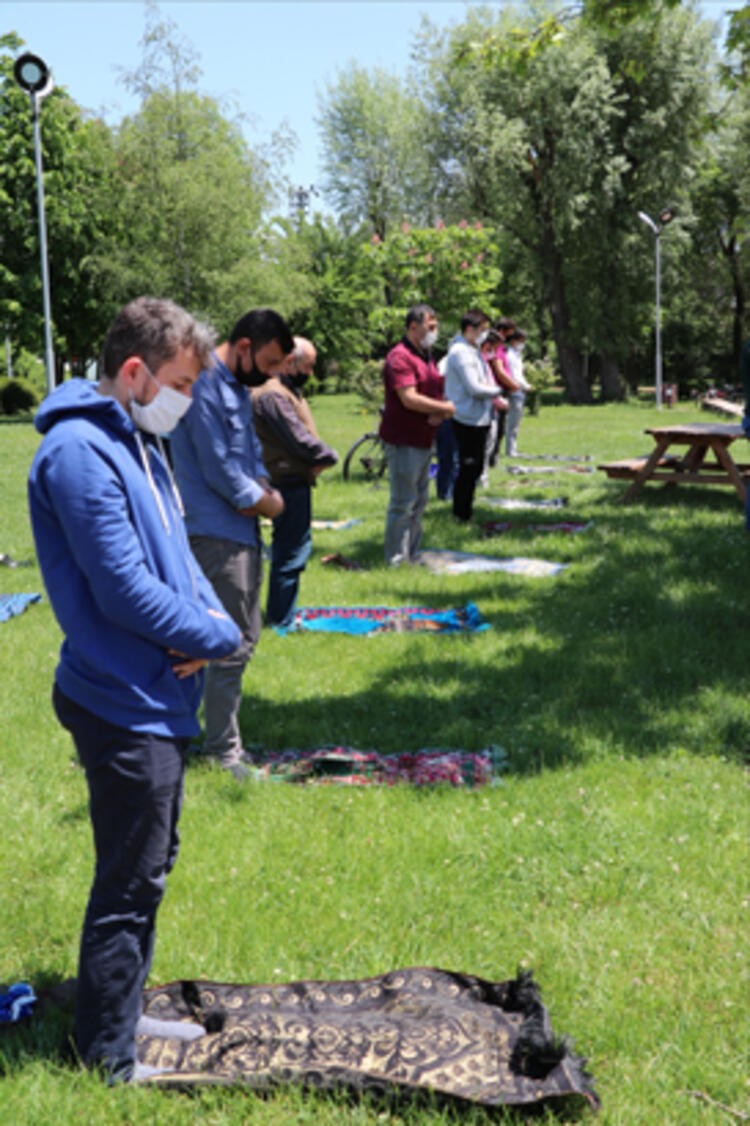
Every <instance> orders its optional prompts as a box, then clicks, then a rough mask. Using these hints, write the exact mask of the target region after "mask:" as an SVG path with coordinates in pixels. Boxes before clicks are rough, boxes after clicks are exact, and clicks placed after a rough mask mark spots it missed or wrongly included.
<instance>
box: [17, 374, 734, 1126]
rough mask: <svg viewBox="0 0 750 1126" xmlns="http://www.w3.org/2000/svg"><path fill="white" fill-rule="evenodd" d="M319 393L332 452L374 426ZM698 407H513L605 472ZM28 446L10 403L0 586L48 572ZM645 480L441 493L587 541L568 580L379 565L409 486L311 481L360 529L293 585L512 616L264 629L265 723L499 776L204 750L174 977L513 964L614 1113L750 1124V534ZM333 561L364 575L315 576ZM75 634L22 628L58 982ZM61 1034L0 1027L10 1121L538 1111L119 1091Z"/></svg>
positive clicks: (495, 480) (32, 440)
mask: <svg viewBox="0 0 750 1126" xmlns="http://www.w3.org/2000/svg"><path fill="white" fill-rule="evenodd" d="M313 405H314V408H315V414H316V420H317V422H318V426H319V429H320V431H321V433H322V435H323V436H324V437H325V438H326V439H327V440H329V441H331V442H332V443H333V444H334V445H335V446H336V447H337V448H338V450H339V452H340V454H341V455H342V456H343V454H344V453H345V452H346V449H347V448H348V446H349V444H350V443H351V442H352V441H353V440H354V438H355V437H357V436H358V435H359V434H360V433H361V432H362V431H363V430H364V429H366V428H367V426H368V425H369V424H370V423H371V422H372V421H373V420H372V419H371V418H369V417H368V416H367V415H366V414H364V413H362V411H361V409H360V408H359V407H358V405H357V402H356V400H355V399H353V398H352V397H344V396H339V397H333V396H332V397H324V398H318V399H316V400H315V401H314V404H313ZM705 417H706V416H705V415H704V416H701V415H700V414H699V412H698V411H697V409H696V408H695V407H692V406H689V405H687V404H682V405H680V406H678V407H676V408H674V409H673V410H671V411H668V412H667V411H666V410H664V411H662V412H661V414H659V413H657V412H656V410H655V409H654V407H653V406H649V405H647V404H643V403H633V404H627V405H610V406H597V407H578V408H572V407H565V406H555V407H550V406H546V407H544V408H543V409H542V411H541V413H540V414H539V415H538V416H537V417H526V418H524V421H523V423H522V427H521V436H520V445H521V448H522V449H523V450H524V451H525V452H528V453H540V454H553V453H554V454H578V455H583V454H587V455H590V456H591V458H592V460H591V461H590V462H588V463H587V464H589V465H591V466H595V465H596V464H597V462H598V461H601V460H606V459H613V458H621V457H626V456H630V455H635V454H639V453H645V452H648V451H649V449H650V447H651V439H650V438H649V437H648V436H646V435H644V434H643V430H644V428H645V427H646V426H649V425H654V424H656V423H657V422H659V421H673V420H679V421H684V422H691V421H698V420H701V419H703V420H705ZM36 444H37V437H36V434H35V432H34V430H33V428H32V427H31V426H30V425H23V424H9V423H6V424H2V425H0V457H1V459H2V460H1V462H0V464H2V476H1V477H0V500H1V502H2V541H1V542H0V552H5V553H7V554H9V555H11V556H13V557H14V558H16V559H19V560H30V561H31V565H30V566H29V567H24V568H18V569H7V568H0V591H2V592H11V591H22V590H39V591H41V590H42V587H41V585H40V584H41V579H40V575H39V571H38V569H37V567H36V563H35V560H34V551H33V544H32V538H31V532H30V528H29V523H28V518H27V514H26V504H25V478H26V473H27V471H28V467H29V464H30V461H31V457H32V456H33V452H34V450H35V448H36ZM743 460H750V459H747V458H743ZM529 464H535V463H529ZM536 464H542V463H541V462H539V463H536ZM557 464H558V465H559V467H560V469H561V470H562V469H563V468H564V467H565V466H566V465H567V464H568V463H564V462H559V463H557ZM624 487H625V485H624V483H623V482H615V481H609V480H607V479H606V477H605V476H604V474H602V473H598V472H594V473H592V474H572V473H564V472H560V473H559V474H556V475H555V476H554V478H552V479H551V480H550V479H548V478H547V477H543V476H538V477H529V478H526V479H525V480H523V481H521V480H519V479H517V478H515V477H513V476H512V475H511V474H509V473H508V472H507V470H506V468H505V462H504V460H502V459H501V462H500V464H499V465H498V466H497V468H495V469H494V470H493V471H492V479H491V484H490V488H489V489H488V490H486V491H485V490H480V491H479V494H478V500H477V505H476V518H477V520H481V519H502V518H505V517H506V516H507V515H511V516H516V517H517V518H518V519H519V520H521V521H523V522H524V523H526V524H530V523H534V522H538V521H539V520H540V519H541V520H544V519H553V518H554V519H557V518H565V519H582V520H590V521H591V522H592V526H591V528H590V529H589V530H588V531H586V532H584V533H583V534H580V535H564V534H561V533H555V534H545V535H541V534H534V533H533V532H531V531H529V530H524V529H523V528H521V529H519V530H518V531H514V532H513V533H507V534H505V535H503V536H501V537H498V538H497V539H492V540H484V539H482V538H481V537H480V535H479V532H478V530H477V529H476V528H464V527H457V526H456V525H455V524H454V523H453V521H452V518H451V514H450V506H449V505H446V504H444V503H442V502H439V501H437V500H436V499H435V500H433V501H432V502H431V504H430V507H429V509H428V512H427V517H426V523H425V544H426V546H430V547H455V548H459V549H462V550H475V551H482V552H485V553H488V554H493V555H504V556H506V555H508V556H509V555H526V556H537V557H541V558H545V559H550V560H555V561H559V562H565V563H568V564H569V567H568V568H567V569H566V570H565V571H564V572H563V573H562V574H560V575H559V576H557V577H555V578H548V579H531V578H523V577H520V576H514V575H510V574H503V573H493V574H478V575H462V576H455V577H453V576H436V575H432V574H430V573H429V572H427V571H425V570H422V569H420V568H400V569H396V570H387V569H386V568H385V567H384V565H383V563H382V535H383V521H384V514H385V508H386V504H387V499H388V488H387V482H382V483H380V484H379V485H375V486H373V485H368V484H366V483H363V482H355V483H351V482H350V483H346V482H344V481H343V480H342V478H341V473H340V469H339V468H336V469H333V470H331V471H329V472H328V473H326V474H325V475H324V476H323V478H322V479H321V482H320V486H319V488H318V489H317V490H316V495H315V514H316V516H318V517H321V518H330V519H339V518H344V517H356V518H359V519H360V520H361V523H359V524H358V525H356V526H355V527H353V528H351V529H350V530H348V531H340V532H334V531H321V532H317V533H316V534H315V553H314V555H313V558H312V560H311V562H310V564H309V566H308V569H307V571H306V573H305V576H304V578H303V587H302V600H301V601H302V604H307V605H327V604H337V603H341V604H347V605H354V604H375V603H378V604H385V605H400V604H404V603H407V602H408V603H420V604H425V605H431V606H436V607H440V608H447V607H453V606H459V605H463V604H464V603H466V602H467V601H473V602H475V603H476V604H477V605H478V607H479V608H480V610H481V611H482V613H483V614H484V616H485V617H486V619H487V620H488V621H489V623H490V624H491V629H490V630H488V631H486V632H484V633H482V634H477V635H473V636H438V637H434V636H428V635H424V634H402V635H385V636H380V637H370V638H359V639H358V638H350V637H345V636H335V635H329V636H324V635H315V634H308V635H304V634H303V635H295V636H288V637H281V636H279V635H277V634H276V633H275V632H273V631H267V632H264V634H263V637H262V639H261V643H260V646H259V650H258V652H257V655H256V657H255V658H254V660H253V662H252V664H251V665H250V666H249V668H248V670H247V673H246V680H245V699H244V702H243V709H242V723H243V729H244V733H245V736H246V740H247V742H248V743H255V744H262V745H263V746H265V747H268V748H271V749H275V750H278V749H282V748H285V747H313V746H315V745H323V744H330V743H345V744H348V745H352V746H356V747H359V748H363V749H367V748H374V749H376V750H379V751H383V752H392V751H397V750H416V749H418V748H420V747H434V746H445V747H456V748H466V749H469V750H479V749H481V748H482V747H484V746H486V745H487V744H488V743H497V744H500V745H501V746H502V747H503V748H504V749H505V751H506V753H507V756H508V762H509V769H508V771H507V773H506V774H505V775H504V777H503V779H502V782H501V784H500V785H498V786H495V787H492V788H486V789H483V790H478V791H474V792H464V791H457V790H446V789H443V788H440V789H437V790H432V791H428V790H409V789H406V788H394V789H389V790H380V789H377V788H373V789H364V790H352V789H347V788H342V789H337V788H335V787H324V788H315V787H309V788H306V787H295V786H290V785H287V784H283V783H280V784H262V783H251V784H247V785H245V786H239V785H238V784H237V783H235V782H234V780H233V779H232V778H231V777H229V776H228V775H226V774H224V773H223V772H221V771H220V770H219V769H218V767H216V766H215V765H214V764H212V763H209V762H207V761H206V760H200V759H196V760H193V761H192V762H191V765H190V768H189V770H188V777H187V793H186V803H185V811H184V816H183V821H182V840H183V847H182V853H181V856H180V860H179V863H178V865H177V867H176V869H175V871H174V873H173V874H172V876H171V878H170V882H169V886H168V891H167V896H166V899H165V901H164V904H163V906H162V908H161V912H160V916H159V924H158V938H157V949H156V956H155V961H154V967H153V973H152V982H154V983H156V982H159V981H168V980H171V979H174V978H178V977H207V978H213V979H215V980H220V981H222V980H223V981H241V982H261V981H273V982H281V981H285V980H291V979H294V978H315V977H320V978H334V977H360V976H366V975H370V974H378V973H382V972H385V971H387V970H389V969H393V968H396V967H398V966H406V965H419V964H424V965H434V966H440V967H443V968H446V969H453V970H460V971H465V972H467V973H473V974H478V975H480V976H483V977H487V978H493V979H497V980H500V979H503V978H507V977H510V976H512V975H513V974H514V973H515V971H516V968H517V967H518V966H524V967H533V969H534V972H535V976H536V978H537V980H538V982H539V984H540V986H541V989H542V994H543V997H544V1000H545V1002H546V1003H547V1005H548V1007H549V1009H550V1012H551V1016H552V1021H553V1025H554V1027H555V1031H557V1032H564V1033H565V1034H567V1035H568V1036H570V1037H571V1038H572V1039H573V1040H574V1043H575V1047H576V1050H577V1051H578V1052H579V1053H581V1054H583V1055H585V1056H587V1057H588V1060H589V1068H590V1070H591V1072H592V1073H593V1076H594V1080H595V1085H596V1087H597V1090H598V1092H599V1094H600V1096H601V1098H602V1102H603V1107H602V1111H601V1113H600V1115H599V1117H598V1121H599V1122H601V1123H604V1124H607V1126H621V1124H622V1126H629V1124H633V1126H641V1124H648V1126H663V1124H671V1123H674V1124H675V1126H683V1124H685V1126H692V1124H697V1123H717V1124H718V1123H725V1122H728V1121H731V1118H730V1116H728V1114H727V1113H726V1112H725V1111H724V1110H722V1109H720V1107H719V1106H718V1105H717V1104H719V1103H721V1104H724V1105H725V1106H726V1107H729V1108H732V1109H734V1110H735V1111H737V1112H744V1113H748V1111H749V1110H750V1107H749V1106H748V1086H747V1062H748V1051H749V1049H750V1036H749V1035H748V1027H749V1024H750V1022H749V1021H748V995H749V994H748V978H747V959H746V953H747V937H748V914H749V908H750V884H749V881H748V860H749V859H750V855H749V850H748V829H749V827H750V817H749V813H750V805H749V803H748V799H747V791H746V764H747V752H748V747H750V707H749V706H748V705H749V704H750V699H749V696H748V674H747V663H748V662H747V650H748V635H749V634H750V605H749V603H748V579H747V575H748V552H749V549H750V537H748V534H747V532H746V531H745V528H744V516H743V513H742V510H741V506H740V504H739V502H738V500H737V497H736V495H735V494H734V493H733V491H731V490H729V489H724V488H718V487H702V488H697V487H696V488H685V489H684V490H674V489H673V490H668V489H665V488H664V487H662V486H661V485H652V486H650V487H647V488H646V489H645V490H644V491H643V492H642V493H641V495H640V497H639V498H638V499H637V500H636V501H635V502H634V503H633V504H631V505H629V506H623V505H622V504H620V503H619V498H620V497H621V496H622V493H623V491H624ZM489 496H518V497H532V496H536V497H551V496H565V497H567V498H568V506H567V508H566V509H565V510H564V511H562V512H560V513H554V514H549V515H548V516H545V514H544V513H533V512H529V513H524V514H521V513H518V514H515V513H513V514H506V513H503V512H501V511H500V510H498V509H493V508H491V507H490V506H489V505H488V504H487V502H486V498H487V497H489ZM334 551H340V552H342V553H343V554H345V555H347V556H349V557H352V558H354V559H356V560H357V561H358V562H360V563H361V564H363V566H364V567H365V568H367V569H366V570H362V571H357V572H346V571H341V570H337V569H335V568H330V567H325V566H323V565H322V564H321V562H320V559H321V556H322V555H324V554H325V553H327V552H334ZM59 641H60V638H59V632H58V629H57V626H56V624H55V621H54V618H53V616H52V613H51V610H50V608H49V604H48V603H47V602H46V600H45V601H44V602H42V603H41V604H39V605H36V606H32V607H31V608H30V609H29V610H27V611H26V613H25V614H23V615H22V616H21V617H19V618H16V619H14V620H12V621H10V622H8V623H7V624H4V625H2V627H0V654H2V669H3V674H4V692H3V694H2V699H1V700H0V716H1V717H2V732H3V752H2V758H1V759H0V764H1V766H0V769H1V770H2V782H3V784H2V790H1V792H0V812H1V815H2V825H3V842H4V845H3V848H2V850H0V888H2V904H3V910H2V930H1V933H2V936H3V939H2V947H1V949H0V966H1V967H2V968H0V979H2V980H4V981H6V982H12V981H18V980H29V981H32V982H34V983H36V984H37V985H40V986H41V985H44V984H45V983H54V982H56V981H59V980H61V979H64V978H67V977H69V976H71V975H73V974H74V973H75V968H76V957H77V941H78V934H79V929H80V924H81V917H82V912H83V908H84V904H85V899H86V895H87V892H88V885H89V881H90V875H91V862H92V851H91V843H90V831H89V825H88V817H87V810H86V792H85V784H84V779H83V777H82V773H81V771H80V769H79V768H78V767H77V766H76V763H75V759H74V755H73V753H72V748H71V745H70V742H69V739H68V736H67V735H66V734H65V732H63V731H62V730H61V729H60V728H59V727H58V725H57V723H56V721H55V719H54V716H53V714H52V711H51V707H50V703H49V696H50V687H51V682H52V677H53V673H54V668H55V664H56V660H57V650H58V647H59ZM68 1031H69V1028H68V1023H67V1022H66V1020H65V1019H64V1018H60V1019H59V1020H57V1021H55V1022H48V1023H46V1024H42V1023H37V1024H34V1025H32V1026H31V1027H30V1028H29V1029H27V1030H26V1031H25V1032H23V1033H21V1034H19V1033H15V1032H14V1033H11V1034H9V1033H7V1032H6V1033H5V1034H4V1035H2V1038H0V1074H2V1075H3V1077H4V1079H3V1084H2V1092H1V1094H2V1097H1V1098H0V1123H5V1122H8V1123H14V1124H15V1123H24V1124H25V1123H33V1124H37V1123H40V1124H41V1123H52V1122H54V1123H56V1124H61V1126H62V1124H65V1123H73V1122H86V1123H132V1124H136V1123H138V1124H140V1123H144V1124H145V1123H152V1122H158V1123H186V1122H201V1123H211V1124H213V1123H215V1124H219V1123H221V1124H222V1126H223V1124H225V1123H241V1122H248V1121H252V1122H254V1123H256V1122H257V1123H272V1124H276V1123H283V1124H286V1123H289V1124H291V1123H322V1124H324V1126H328V1124H333V1123H342V1124H344V1123H345V1124H347V1126H348V1124H360V1123H370V1122H376V1121H386V1122H391V1123H401V1122H403V1123H437V1122H447V1121H461V1122H469V1123H489V1122H498V1121H508V1122H518V1121H519V1119H518V1117H517V1116H516V1117H513V1116H512V1115H508V1116H507V1117H506V1116H505V1115H504V1114H494V1115H490V1114H485V1113H484V1112H480V1111H473V1110H462V1111H459V1112H456V1113H455V1114H452V1113H450V1112H448V1111H445V1110H439V1109H433V1110H430V1109H425V1108H424V1107H416V1106H413V1107H408V1106H407V1107H401V1108H400V1109H394V1108H383V1107H375V1106H372V1105H370V1104H369V1103H367V1102H363V1103H356V1102H347V1101H346V1100H345V1099H343V1098H339V1097H328V1096H322V1095H316V1096H313V1095H303V1094H301V1093H299V1092H297V1091H280V1092H278V1093H277V1094H275V1095H273V1096H271V1097H268V1098H265V1099H261V1098H258V1097H256V1096H254V1095H252V1094H248V1093H246V1092H243V1091H241V1090H219V1089H216V1090H205V1091H202V1092H200V1093H198V1094H194V1095H192V1096H187V1095H184V1094H178V1093H174V1092H172V1093H169V1092H158V1091H149V1090H145V1089H136V1088H130V1089H119V1090H116V1091H110V1090H107V1089H106V1088H103V1087H102V1086H101V1085H100V1084H99V1082H98V1081H97V1080H96V1079H95V1078H94V1077H92V1076H90V1075H88V1074H86V1073H84V1072H82V1071H79V1070H77V1069H75V1068H73V1067H72V1066H71V1065H70V1064H69V1063H67V1062H66V1060H65V1057H64V1055H63V1053H62V1051H61V1048H62V1044H63V1041H64V1039H65V1035H66V1034H67V1032H68ZM695 1092H700V1093H702V1094H703V1095H704V1096H707V1098H704V1099H699V1098H697V1097H695V1094H694V1093H695ZM708 1100H713V1101H708ZM584 1117H586V1115H584ZM542 1120H545V1119H542Z"/></svg>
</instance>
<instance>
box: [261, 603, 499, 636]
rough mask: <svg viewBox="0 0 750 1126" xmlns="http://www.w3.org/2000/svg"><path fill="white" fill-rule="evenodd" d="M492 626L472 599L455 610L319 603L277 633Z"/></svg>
mask: <svg viewBox="0 0 750 1126" xmlns="http://www.w3.org/2000/svg"><path fill="white" fill-rule="evenodd" d="M486 629H489V624H488V623H487V622H485V621H484V619H483V618H482V615H481V614H480V612H479V610H478V609H477V607H476V606H475V605H474V603H473V602H467V603H466V605H465V606H464V607H463V608H458V609H455V610H433V609H430V608H429V607H426V606H400V607H394V606H316V607H303V608H302V609H300V610H298V611H297V613H296V614H295V615H294V620H293V622H292V624H291V626H289V628H288V629H278V630H277V632H278V633H281V634H285V633H302V632H306V631H311V630H312V631H318V632H321V633H348V634H353V635H355V636H362V635H364V634H368V633H410V632H423V631H424V632H428V633H430V632H431V633H477V632H480V631H482V630H486Z"/></svg>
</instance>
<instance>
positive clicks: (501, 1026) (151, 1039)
mask: <svg viewBox="0 0 750 1126" xmlns="http://www.w3.org/2000/svg"><path fill="white" fill-rule="evenodd" d="M144 1017H145V1018H147V1019H146V1020H145V1022H144V1024H145V1025H146V1026H147V1027H148V1026H151V1027H152V1028H162V1029H163V1028H165V1026H164V1025H163V1024H161V1022H173V1021H176V1022H179V1024H178V1026H177V1027H175V1028H172V1029H171V1030H170V1029H169V1027H168V1026H167V1028H166V1031H168V1032H171V1033H174V1034H170V1035H166V1036H163V1035H151V1034H148V1035H139V1036H138V1041H137V1043H138V1063H139V1071H140V1073H141V1074H142V1075H144V1074H146V1075H148V1076H149V1079H148V1081H149V1082H151V1083H156V1084H158V1085H160V1086H179V1087H190V1086H195V1085H205V1084H215V1083H244V1084H247V1085H248V1086H250V1087H252V1088H253V1089H255V1090H267V1089H270V1088H271V1087H272V1086H274V1085H275V1084H279V1083H304V1084H308V1085H310V1086H314V1087H319V1088H334V1087H339V1088H345V1089H348V1090H350V1091H351V1090H354V1091H373V1092H378V1093H384V1092H394V1091H401V1092H409V1091H412V1092H416V1091H420V1090H421V1091H431V1092H434V1093H436V1094H437V1095H440V1096H449V1097H452V1098H455V1099H461V1100H468V1101H471V1102H474V1103H480V1104H483V1105H486V1106H498V1105H501V1104H507V1105H518V1106H529V1105H533V1104H540V1103H542V1102H544V1101H546V1100H558V1099H563V1098H573V1099H575V1098H582V1099H585V1100H586V1101H587V1102H588V1103H589V1105H590V1106H592V1107H594V1108H596V1107H597V1106H598V1105H599V1100H598V1098H597V1096H596V1094H595V1092H594V1090H593V1087H592V1085H591V1080H590V1077H589V1076H588V1075H587V1074H586V1071H585V1068H584V1064H585V1061H584V1060H582V1059H580V1058H578V1057H576V1056H575V1055H573V1054H572V1053H571V1051H570V1048H569V1046H568V1045H567V1043H566V1042H565V1041H564V1040H560V1039H558V1038H556V1037H555V1036H554V1035H553V1033H552V1028H551V1025H550V1020H549V1015H548V1013H547V1010H546V1008H545V1007H544V1005H543V1004H542V1002H541V999H540V996H539V991H538V989H537V986H536V985H535V983H534V982H533V980H532V977H531V974H530V973H519V975H518V977H516V978H515V979H513V980H510V981H502V982H491V981H484V980H482V979H481V978H477V977H472V976H469V975H468V974H460V973H451V972H448V971H445V970H438V969H405V970H394V971H393V972H391V973H388V974H385V975H383V976H381V977H372V978H365V979H363V980H361V981H299V982H292V983H289V984H285V985H228V984H218V983H216V982H208V981H176V982H171V983H170V984H168V985H164V986H161V987H158V988H155V989H149V990H147V991H146V992H145V993H144ZM202 1030H203V1031H202ZM181 1032H184V1034H185V1036H186V1037H187V1036H192V1037H193V1038H192V1039H187V1038H183V1036H182V1035H181V1034H180V1033H181ZM151 1069H154V1070H153V1072H152V1071H151Z"/></svg>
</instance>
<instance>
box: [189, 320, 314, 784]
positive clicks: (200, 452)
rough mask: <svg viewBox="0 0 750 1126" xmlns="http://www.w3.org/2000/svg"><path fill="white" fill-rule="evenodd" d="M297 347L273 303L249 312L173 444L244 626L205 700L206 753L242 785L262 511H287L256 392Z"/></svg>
mask: <svg viewBox="0 0 750 1126" xmlns="http://www.w3.org/2000/svg"><path fill="white" fill-rule="evenodd" d="M293 347H294V341H293V339H292V334H291V332H290V330H289V327H288V325H287V324H286V321H284V319H283V318H282V317H281V316H280V315H279V314H278V313H276V312H275V311H274V310H273V309H251V310H250V312H248V313H245V315H244V316H243V317H241V318H240V320H239V321H238V322H237V324H236V325H235V326H234V328H233V329H232V332H231V333H230V336H229V339H228V340H225V341H224V343H223V344H220V345H219V346H218V347H217V348H216V350H215V351H214V352H213V354H212V357H211V361H212V362H211V366H210V367H209V368H207V369H205V370H204V371H202V372H201V374H200V378H199V379H198V382H197V383H196V384H195V388H194V390H193V406H192V408H191V410H190V411H189V412H188V414H187V415H186V416H185V418H184V419H183V420H182V422H181V423H180V425H179V426H178V427H177V429H176V430H175V431H174V434H173V435H172V441H171V448H172V457H173V459H174V469H175V474H176V476H177V480H178V483H179V486H180V490H181V492H182V497H183V503H184V505H185V520H186V523H187V530H188V534H189V536H190V544H191V546H192V548H193V551H194V553H195V556H196V558H197V559H198V562H199V563H200V565H201V567H202V568H203V570H204V572H205V574H206V575H207V576H208V578H209V579H210V581H211V583H212V585H213V588H214V590H215V591H216V594H217V595H218V597H219V599H220V601H221V602H222V604H223V606H224V607H225V609H226V611H227V613H228V614H229V615H230V616H231V617H232V618H233V619H234V621H235V622H236V623H237V625H238V626H239V628H240V630H241V632H242V644H241V645H240V647H239V649H237V651H236V652H235V653H233V654H232V655H231V656H230V657H226V658H224V659H223V660H220V661H216V662H214V663H213V664H212V666H211V668H210V670H209V672H208V674H207V676H206V688H205V694H204V698H203V706H204V726H205V734H204V745H203V749H204V751H205V752H206V754H211V755H215V756H217V757H218V759H219V761H220V762H221V765H222V766H223V767H224V768H225V769H226V770H231V772H232V774H233V775H234V776H235V778H237V780H238V781H241V780H242V779H243V778H245V777H247V774H248V771H247V767H246V765H245V764H244V761H243V760H244V757H245V752H244V750H243V747H242V737H241V734H240V726H239V708H240V703H241V700H242V675H243V673H244V670H245V666H246V665H247V663H248V661H249V660H250V658H251V657H252V655H253V652H254V650H255V647H256V645H257V643H258V638H259V636H260V630H261V615H260V587H261V579H262V555H261V540H260V533H259V529H258V516H268V517H270V518H271V519H273V518H274V517H276V516H278V515H280V513H281V512H282V511H283V509H284V501H283V499H282V497H281V495H280V493H279V492H278V491H277V490H276V489H273V488H271V486H270V484H269V478H268V472H267V470H266V468H265V466H264V464H263V457H262V454H261V448H260V443H259V441H258V437H257V435H256V433H255V428H254V426H253V409H252V405H251V399H250V395H249V393H248V390H249V389H250V388H252V387H258V386H260V384H261V383H264V382H265V380H266V379H268V378H269V377H270V376H274V375H277V374H278V373H279V372H280V371H281V369H282V366H283V364H284V361H285V359H286V357H287V356H288V354H289V353H290V352H291V351H292V349H293Z"/></svg>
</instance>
